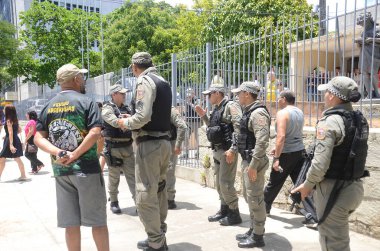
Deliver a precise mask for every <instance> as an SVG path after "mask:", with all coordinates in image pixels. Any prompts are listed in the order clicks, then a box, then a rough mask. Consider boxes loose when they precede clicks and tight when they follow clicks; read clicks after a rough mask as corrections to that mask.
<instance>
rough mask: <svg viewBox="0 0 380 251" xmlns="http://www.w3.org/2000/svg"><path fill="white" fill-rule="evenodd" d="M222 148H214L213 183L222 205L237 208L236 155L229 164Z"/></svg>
mask: <svg viewBox="0 0 380 251" xmlns="http://www.w3.org/2000/svg"><path fill="white" fill-rule="evenodd" d="M224 152H225V151H224V150H223V149H218V150H214V152H213V157H214V173H215V181H216V182H215V185H216V190H217V191H218V194H219V199H220V202H221V204H222V205H228V207H229V208H230V209H237V208H238V207H239V205H238V196H237V192H236V189H235V178H236V169H237V159H238V155H237V154H236V155H235V159H234V161H233V162H232V163H231V164H228V163H227V162H226V156H225V155H224Z"/></svg>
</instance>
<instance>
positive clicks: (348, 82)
mask: <svg viewBox="0 0 380 251" xmlns="http://www.w3.org/2000/svg"><path fill="white" fill-rule="evenodd" d="M326 90H328V91H330V92H331V93H332V94H334V96H337V97H338V98H340V99H342V100H344V101H349V100H350V95H351V92H352V91H354V90H356V91H357V90H358V85H357V84H356V82H355V81H354V80H353V79H352V78H348V77H343V76H339V77H335V78H333V79H331V80H330V81H329V82H328V83H327V84H322V85H319V86H318V91H326Z"/></svg>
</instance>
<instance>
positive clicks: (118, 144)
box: [106, 140, 132, 148]
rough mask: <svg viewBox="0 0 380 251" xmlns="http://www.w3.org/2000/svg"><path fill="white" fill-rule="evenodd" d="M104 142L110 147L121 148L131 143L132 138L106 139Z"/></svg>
mask: <svg viewBox="0 0 380 251" xmlns="http://www.w3.org/2000/svg"><path fill="white" fill-rule="evenodd" d="M106 143H107V144H108V145H109V146H110V147H111V148H121V147H126V146H130V145H131V144H132V140H129V141H108V140H106Z"/></svg>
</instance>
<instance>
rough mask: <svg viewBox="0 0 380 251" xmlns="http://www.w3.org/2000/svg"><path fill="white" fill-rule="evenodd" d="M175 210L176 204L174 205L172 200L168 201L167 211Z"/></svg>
mask: <svg viewBox="0 0 380 251" xmlns="http://www.w3.org/2000/svg"><path fill="white" fill-rule="evenodd" d="M174 208H177V204H175V201H174V200H168V209H174Z"/></svg>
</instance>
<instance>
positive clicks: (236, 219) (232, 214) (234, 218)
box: [219, 208, 242, 226]
mask: <svg viewBox="0 0 380 251" xmlns="http://www.w3.org/2000/svg"><path fill="white" fill-rule="evenodd" d="M219 223H220V225H222V226H232V225H236V224H240V223H242V220H241V217H240V212H239V208H236V209H229V213H228V215H227V216H226V217H224V218H223V219H220V220H219Z"/></svg>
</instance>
